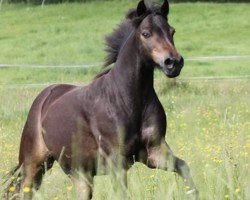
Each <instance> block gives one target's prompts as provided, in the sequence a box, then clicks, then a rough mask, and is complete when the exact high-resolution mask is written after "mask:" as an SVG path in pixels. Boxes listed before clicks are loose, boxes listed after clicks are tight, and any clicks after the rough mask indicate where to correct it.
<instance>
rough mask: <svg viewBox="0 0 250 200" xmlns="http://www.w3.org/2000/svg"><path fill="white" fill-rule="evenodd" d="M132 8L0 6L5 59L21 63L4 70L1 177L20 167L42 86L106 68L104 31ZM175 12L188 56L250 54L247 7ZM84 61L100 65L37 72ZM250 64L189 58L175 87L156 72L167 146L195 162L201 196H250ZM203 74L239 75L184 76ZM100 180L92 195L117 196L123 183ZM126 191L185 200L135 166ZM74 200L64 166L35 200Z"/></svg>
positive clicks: (187, 7) (174, 181) (83, 79)
mask: <svg viewBox="0 0 250 200" xmlns="http://www.w3.org/2000/svg"><path fill="white" fill-rule="evenodd" d="M136 2H137V1H136V0H133V1H119V3H117V2H115V1H105V2H103V1H95V2H87V3H85V4H77V3H75V4H58V5H48V6H45V7H44V8H41V7H34V6H27V5H23V4H22V5H14V4H13V5H6V4H4V5H3V6H2V9H1V11H0V19H1V20H0V27H1V31H0V63H5V64H6V65H10V64H14V65H17V64H21V65H23V66H22V67H12V68H7V67H6V68H5V67H2V68H0V158H1V162H0V180H1V181H2V180H3V177H4V175H5V174H6V173H7V172H8V171H9V170H10V169H11V168H12V167H13V166H15V165H16V164H17V158H18V148H19V142H20V136H21V131H22V128H23V124H24V122H25V119H26V117H27V113H28V110H29V108H30V106H31V103H32V101H33V99H34V98H35V97H36V96H37V94H38V93H39V91H41V89H42V88H43V87H44V86H43V85H47V84H49V83H53V82H58V83H60V82H64V83H79V84H80V83H81V84H86V83H88V82H89V81H90V80H91V79H92V77H93V76H94V74H96V73H98V72H99V71H100V66H101V63H102V60H103V58H104V56H105V54H104V51H103V49H104V43H103V41H104V35H105V34H107V33H109V32H110V31H112V29H113V28H114V27H115V26H116V24H118V23H119V22H120V21H121V19H122V18H123V16H124V13H125V12H126V11H127V10H128V8H131V7H133V6H134V5H136ZM171 8H172V9H171V14H170V19H169V20H170V23H171V24H172V25H173V26H174V27H175V28H176V30H177V33H176V36H175V43H176V45H177V49H178V50H179V51H180V52H181V53H182V54H183V56H184V57H185V58H190V57H197V56H218V55H238V56H242V55H250V49H249V46H250V40H249V32H250V24H249V22H248V19H249V18H250V13H249V9H250V5H249V4H223V5H222V4H207V3H181V4H172V5H171ZM78 64H95V65H96V67H92V68H81V67H78V68H77V67H74V68H65V67H61V68H51V67H45V68H44V67H43V68H32V67H33V66H35V65H46V66H47V65H49V66H53V65H78ZM249 65H250V61H249V60H247V59H240V60H239V59H238V60H237V61H212V62H205V61H199V62H193V61H186V65H185V67H184V69H183V71H182V74H181V76H180V78H178V79H177V80H176V81H175V82H173V81H169V80H168V79H167V78H166V77H165V76H164V75H163V74H162V73H160V72H159V71H157V72H156V77H155V87H156V89H157V93H158V94H159V97H160V100H161V102H162V103H163V105H164V108H165V110H166V113H167V115H168V131H167V136H166V140H167V142H168V143H169V145H170V146H171V147H172V149H173V151H174V152H175V154H176V155H178V156H180V157H181V158H183V159H185V160H186V161H187V162H188V163H189V165H190V167H191V172H192V174H193V176H194V179H195V182H196V183H197V186H198V188H199V190H200V194H201V199H206V200H207V199H208V200H210V199H211V200H214V199H245V200H247V199H250V191H249V184H250V183H249V180H250V178H249V150H250V146H249V144H250V136H249V130H250V123H249V121H250V120H249V119H250V111H249V108H250V102H249V99H250V81H249V76H250V68H249ZM3 66H5V65H3ZM204 76H206V77H207V76H208V77H226V76H227V77H228V76H229V77H239V78H240V79H239V78H238V79H220V78H219V79H212V80H209V79H208V80H199V79H198V80H187V79H188V78H190V77H204ZM242 78H244V79H242ZM37 83H39V84H40V83H41V84H42V85H41V86H39V85H37ZM26 84H28V85H26ZM32 84H35V85H32ZM95 183H96V188H95V190H94V199H98V200H99V199H101V200H103V199H110V200H113V199H121V196H120V195H121V193H120V191H121V187H120V186H119V184H115V183H114V182H112V180H111V179H110V177H109V176H103V177H97V178H96V179H95ZM128 185H129V188H128V191H127V193H128V196H129V197H131V199H139V200H140V199H141V200H145V199H157V200H161V199H162V200H165V199H177V200H183V199H186V196H185V190H186V188H184V185H183V182H182V180H181V179H180V178H178V176H175V175H174V174H171V173H165V172H163V171H160V170H149V169H147V168H146V167H145V166H143V165H141V164H139V163H136V164H135V165H134V167H133V168H132V169H131V170H130V171H129V184H128ZM2 189H3V186H0V191H2ZM0 196H1V192H0ZM74 197H75V192H74V188H73V186H72V183H71V182H70V180H69V179H68V178H67V177H66V176H65V175H64V174H63V172H62V171H61V169H60V167H59V166H58V165H55V167H54V168H53V169H52V170H51V171H50V172H49V173H47V175H46V177H45V179H44V184H43V186H42V188H41V190H40V191H39V192H38V193H36V199H54V200H56V199H62V200H64V199H73V198H74Z"/></svg>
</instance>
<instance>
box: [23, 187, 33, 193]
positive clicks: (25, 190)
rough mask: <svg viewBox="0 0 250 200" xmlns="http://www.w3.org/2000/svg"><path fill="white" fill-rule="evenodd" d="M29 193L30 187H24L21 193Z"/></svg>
mask: <svg viewBox="0 0 250 200" xmlns="http://www.w3.org/2000/svg"><path fill="white" fill-rule="evenodd" d="M30 191H31V189H30V187H24V188H23V192H24V193H29V192H30Z"/></svg>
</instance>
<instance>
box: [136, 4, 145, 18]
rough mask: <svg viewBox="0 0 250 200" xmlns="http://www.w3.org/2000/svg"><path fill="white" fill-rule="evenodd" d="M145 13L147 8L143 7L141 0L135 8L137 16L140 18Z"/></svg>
mask: <svg viewBox="0 0 250 200" xmlns="http://www.w3.org/2000/svg"><path fill="white" fill-rule="evenodd" d="M146 11H147V7H146V5H145V2H144V0H141V1H140V2H139V4H138V6H137V15H138V16H141V15H143V14H144V13H145V12H146Z"/></svg>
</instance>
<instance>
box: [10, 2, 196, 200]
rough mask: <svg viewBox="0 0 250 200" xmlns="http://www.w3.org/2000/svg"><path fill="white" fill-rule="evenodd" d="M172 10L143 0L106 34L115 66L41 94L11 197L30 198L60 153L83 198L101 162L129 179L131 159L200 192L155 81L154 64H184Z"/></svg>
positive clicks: (170, 73)
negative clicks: (169, 131)
mask: <svg viewBox="0 0 250 200" xmlns="http://www.w3.org/2000/svg"><path fill="white" fill-rule="evenodd" d="M168 14H169V3H168V1H167V0H165V1H164V3H163V4H162V5H159V4H146V3H145V2H144V1H143V0H141V1H139V3H138V5H137V8H135V9H132V10H130V11H129V12H128V14H127V16H126V19H125V20H124V22H122V23H121V24H120V25H119V27H118V28H117V29H116V30H114V32H113V33H112V34H111V35H109V36H108V37H107V38H106V43H107V49H106V51H107V53H108V55H107V57H106V60H105V64H104V66H106V67H107V66H110V65H111V64H113V66H111V67H110V68H108V69H106V70H105V71H104V72H103V73H101V74H99V75H97V76H96V78H95V79H94V80H93V81H92V82H91V83H90V84H88V85H86V86H75V85H67V84H55V85H51V86H48V87H47V88H45V89H44V90H43V91H42V92H41V93H40V94H39V95H38V96H37V97H36V99H35V100H34V102H33V104H32V106H31V108H30V111H29V114H28V117H27V121H26V123H25V126H24V129H23V133H22V137H21V144H20V151H19V164H18V166H17V167H16V168H14V169H13V170H12V172H11V175H13V174H15V173H17V176H18V177H19V178H18V179H17V180H12V181H10V183H9V185H8V187H7V189H6V194H5V198H6V199H8V198H10V197H11V196H12V195H16V194H15V193H17V195H18V196H19V197H21V198H24V199H31V198H32V191H34V190H38V189H39V187H40V185H41V183H42V178H43V175H44V174H45V173H46V172H47V171H48V170H49V169H50V168H52V166H53V163H54V162H55V161H57V162H59V164H60V166H61V168H62V169H63V171H64V172H65V174H67V175H68V176H69V177H70V178H71V180H72V181H73V183H74V184H75V187H76V190H77V194H78V198H79V199H91V197H92V191H93V178H94V176H96V175H97V167H98V165H99V164H100V165H102V166H104V169H106V168H108V166H109V163H111V164H112V165H113V166H115V168H116V167H117V169H118V166H119V165H120V166H121V167H122V170H121V171H122V182H123V183H124V185H125V186H126V173H127V170H128V169H129V168H130V167H131V166H132V165H133V164H134V162H141V163H144V164H145V165H147V166H148V167H150V168H154V169H155V168H157V169H163V170H168V171H173V172H176V173H177V174H179V175H180V176H181V177H182V178H183V179H184V182H185V184H186V186H187V187H188V188H189V191H188V192H187V194H188V195H189V196H190V197H191V198H193V199H198V190H197V188H196V186H195V184H194V182H193V179H192V177H191V175H190V170H189V167H188V165H187V164H186V162H185V161H184V160H182V159H180V158H178V157H177V156H175V155H174V153H173V152H172V150H171V149H170V147H169V145H168V144H167V142H166V141H165V134H166V128H167V120H166V115H165V111H164V109H163V106H162V104H161V103H160V101H159V99H158V97H157V94H156V92H155V89H154V70H155V69H156V68H158V69H159V70H161V71H162V72H163V73H164V74H165V75H166V76H167V77H169V78H175V77H177V76H179V74H180V72H181V69H182V68H183V66H184V59H183V57H182V56H181V55H180V54H179V53H178V51H177V49H176V48H175V45H174V40H173V36H174V33H175V29H174V28H173V27H172V26H170V24H169V22H168ZM119 163H120V164H119ZM79 172H82V173H81V174H80V173H79ZM104 173H105V170H104ZM12 186H15V187H16V191H15V192H11V191H10V190H9V188H10V187H12ZM27 188H28V189H29V190H30V191H31V192H25V189H26V190H27ZM83 191H84V192H83ZM13 193H14V194H13Z"/></svg>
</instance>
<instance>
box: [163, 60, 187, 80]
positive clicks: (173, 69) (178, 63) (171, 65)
mask: <svg viewBox="0 0 250 200" xmlns="http://www.w3.org/2000/svg"><path fill="white" fill-rule="evenodd" d="M183 66H184V59H183V57H181V58H180V59H179V60H176V59H172V58H168V59H166V60H165V62H164V66H163V68H162V70H163V72H164V74H166V76H167V77H169V78H175V77H177V76H179V75H180V73H181V69H182V68H183Z"/></svg>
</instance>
